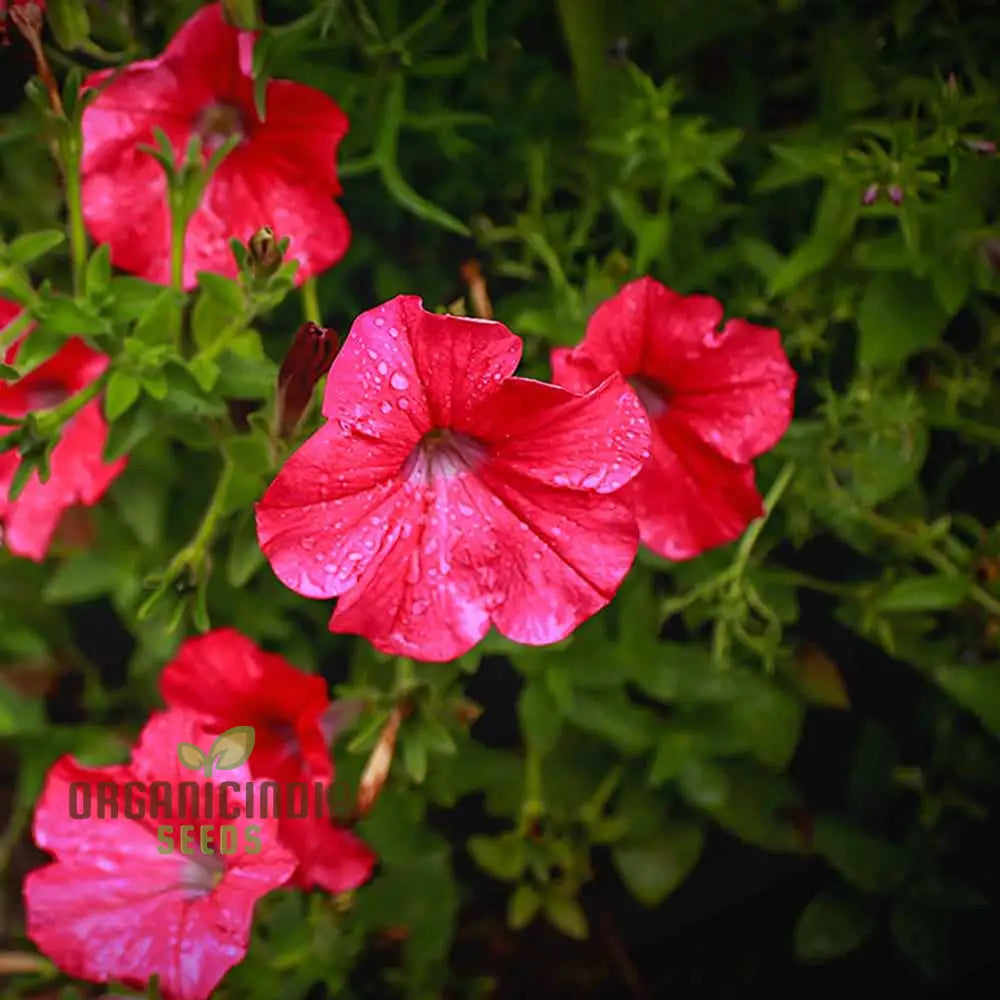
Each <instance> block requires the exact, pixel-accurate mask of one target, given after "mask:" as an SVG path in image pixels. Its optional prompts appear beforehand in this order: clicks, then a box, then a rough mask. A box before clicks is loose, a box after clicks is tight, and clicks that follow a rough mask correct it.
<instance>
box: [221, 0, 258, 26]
mask: <svg viewBox="0 0 1000 1000" xmlns="http://www.w3.org/2000/svg"><path fill="white" fill-rule="evenodd" d="M222 16H223V17H224V18H225V20H226V22H227V23H228V24H231V25H232V26H233V27H234V28H238V29H239V30H240V31H256V30H257V29H258V28H259V27H260V14H259V12H258V10H257V3H256V0H222Z"/></svg>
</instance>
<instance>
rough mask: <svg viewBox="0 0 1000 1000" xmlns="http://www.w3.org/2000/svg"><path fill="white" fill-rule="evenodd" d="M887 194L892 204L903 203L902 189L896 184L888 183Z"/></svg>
mask: <svg viewBox="0 0 1000 1000" xmlns="http://www.w3.org/2000/svg"><path fill="white" fill-rule="evenodd" d="M888 194H889V201H891V202H892V203H893V205H902V204H903V189H902V188H901V187H900V186H899V185H898V184H890V185H889V191H888Z"/></svg>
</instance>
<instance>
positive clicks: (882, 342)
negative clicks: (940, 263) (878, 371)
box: [858, 272, 949, 366]
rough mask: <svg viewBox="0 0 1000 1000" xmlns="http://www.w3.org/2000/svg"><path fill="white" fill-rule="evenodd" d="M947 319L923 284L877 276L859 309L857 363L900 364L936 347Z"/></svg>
mask: <svg viewBox="0 0 1000 1000" xmlns="http://www.w3.org/2000/svg"><path fill="white" fill-rule="evenodd" d="M948 318H949V315H948V313H947V312H946V311H945V310H944V309H943V308H942V307H941V305H940V304H939V302H938V301H937V299H936V298H935V296H934V293H933V292H932V291H931V289H930V287H929V286H928V285H927V283H926V282H924V281H920V280H918V279H916V278H913V277H910V275H908V274H901V273H893V272H883V273H880V274H876V275H875V276H874V277H873V278H872V279H871V281H870V282H869V283H868V287H867V288H866V289H865V293H864V296H863V297H862V299H861V304H860V306H859V307H858V332H859V337H860V339H859V342H858V360H859V361H860V363H861V364H862V365H866V366H872V365H896V364H899V363H900V362H901V361H905V360H906V359H907V358H908V357H909V356H910V355H911V354H914V353H915V352H917V351H920V350H923V349H924V348H927V347H930V346H931V345H933V344H935V343H936V342H937V340H938V338H939V337H940V336H941V333H942V332H943V331H944V327H945V324H946V323H947V322H948Z"/></svg>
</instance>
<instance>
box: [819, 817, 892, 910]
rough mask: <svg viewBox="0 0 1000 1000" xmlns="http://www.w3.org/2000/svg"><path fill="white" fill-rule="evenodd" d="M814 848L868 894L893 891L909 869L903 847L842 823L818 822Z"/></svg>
mask: <svg viewBox="0 0 1000 1000" xmlns="http://www.w3.org/2000/svg"><path fill="white" fill-rule="evenodd" d="M813 846H814V847H815V849H816V851H817V853H818V854H820V855H821V856H822V857H823V858H825V859H826V861H827V862H829V864H830V865H831V867H833V868H834V869H835V870H836V871H837V872H839V873H840V874H841V875H842V876H843V877H844V878H845V879H847V881H848V882H850V883H851V884H852V885H856V886H857V887H858V888H859V889H862V890H864V891H865V892H873V893H885V892H891V891H892V890H893V889H896V888H897V887H898V886H899V885H900V884H901V883H902V881H903V879H904V878H906V873H907V871H908V869H909V859H908V857H907V855H906V852H905V851H904V850H903V849H902V848H900V847H898V846H896V845H895V844H892V843H890V842H889V841H887V840H883V839H882V838H881V837H875V836H872V835H871V834H870V833H866V832H865V831H863V830H859V829H857V827H854V826H851V825H850V824H848V823H845V822H842V821H840V820H835V819H826V818H822V819H817V820H816V821H815V824H814V827H813Z"/></svg>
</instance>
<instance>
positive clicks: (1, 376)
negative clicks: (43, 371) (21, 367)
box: [0, 363, 21, 382]
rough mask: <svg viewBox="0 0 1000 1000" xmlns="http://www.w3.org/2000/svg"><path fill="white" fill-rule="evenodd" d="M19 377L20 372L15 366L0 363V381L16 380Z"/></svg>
mask: <svg viewBox="0 0 1000 1000" xmlns="http://www.w3.org/2000/svg"><path fill="white" fill-rule="evenodd" d="M20 377H21V374H20V372H18V370H17V369H16V368H13V367H12V366H11V365H5V364H2V363H0V381H3V382H16V381H17V380H18V379H19V378H20Z"/></svg>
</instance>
